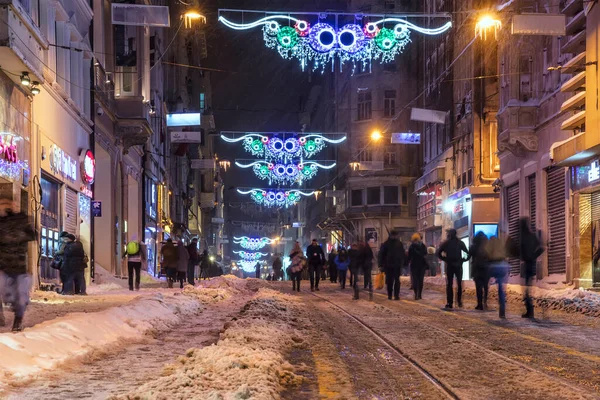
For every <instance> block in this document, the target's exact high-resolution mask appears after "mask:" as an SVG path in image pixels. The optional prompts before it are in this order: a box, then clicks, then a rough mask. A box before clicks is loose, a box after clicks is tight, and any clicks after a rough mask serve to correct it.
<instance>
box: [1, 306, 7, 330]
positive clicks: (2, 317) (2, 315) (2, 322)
mask: <svg viewBox="0 0 600 400" xmlns="http://www.w3.org/2000/svg"><path fill="white" fill-rule="evenodd" d="M0 326H6V320H5V319H4V312H3V311H2V304H0Z"/></svg>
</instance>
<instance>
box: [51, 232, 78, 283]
mask: <svg viewBox="0 0 600 400" xmlns="http://www.w3.org/2000/svg"><path fill="white" fill-rule="evenodd" d="M68 235H69V232H67V231H62V232H61V233H60V236H59V239H60V246H59V248H58V251H57V252H56V253H54V256H53V258H54V262H55V263H57V265H59V266H60V268H59V270H58V276H59V278H60V283H62V290H61V291H60V294H65V291H66V292H69V290H65V282H66V281H67V275H66V274H65V270H64V268H63V261H64V256H65V247H66V246H67V242H68V241H69V239H68V238H67V236H68ZM70 291H71V292H73V288H71V290H70Z"/></svg>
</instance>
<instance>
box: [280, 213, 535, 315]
mask: <svg viewBox="0 0 600 400" xmlns="http://www.w3.org/2000/svg"><path fill="white" fill-rule="evenodd" d="M543 251H544V250H543V248H542V246H541V243H540V240H539V239H538V237H537V235H536V234H535V233H533V232H531V230H530V228H529V220H528V219H527V218H523V219H521V221H520V230H519V236H518V238H511V237H506V238H502V237H501V235H494V236H491V237H489V238H488V236H486V234H485V233H483V232H477V233H476V234H475V236H474V238H473V242H472V243H471V245H470V246H467V245H466V244H465V243H464V242H463V241H462V240H461V239H459V238H458V236H457V232H456V230H455V229H448V230H447V238H446V240H445V241H444V242H443V243H441V244H440V246H439V247H438V248H437V250H436V249H435V248H433V247H427V246H426V245H425V243H424V242H423V237H422V236H421V235H420V234H419V233H415V234H413V235H412V237H411V241H410V244H409V245H408V247H407V248H406V247H405V246H404V244H403V243H402V241H401V240H400V235H399V232H398V231H396V230H393V231H391V232H390V234H389V237H388V239H387V240H386V241H385V242H384V243H383V244H382V245H381V247H380V249H379V252H378V254H377V259H376V261H377V264H378V267H379V272H380V273H382V274H384V275H385V286H386V289H387V296H388V299H389V300H399V299H400V276H401V275H402V274H403V271H405V268H408V270H409V275H410V282H411V289H412V291H413V293H414V300H421V299H422V296H423V287H424V281H425V275H426V274H427V272H428V271H429V274H430V275H435V274H436V273H437V265H438V260H439V261H442V262H443V263H444V265H445V274H446V305H445V308H446V309H452V308H453V307H454V306H455V305H456V306H457V307H459V308H462V307H463V301H462V292H463V288H462V281H463V263H465V262H467V261H469V260H470V261H471V268H470V274H471V278H472V279H473V281H474V283H475V288H476V295H477V305H476V307H475V309H476V310H482V311H483V310H488V309H489V308H488V304H487V299H488V291H489V284H490V281H492V279H493V282H494V283H495V284H497V285H498V313H499V317H500V318H506V292H505V290H506V289H505V286H506V283H507V280H508V276H509V264H508V261H507V260H508V259H509V258H513V259H519V260H520V262H521V266H522V267H521V276H522V277H523V278H524V279H525V284H526V291H525V296H524V302H525V308H526V311H525V313H524V314H523V317H524V318H533V316H534V311H533V302H532V300H531V296H530V287H531V283H532V279H533V278H534V277H535V275H536V270H535V265H536V260H537V258H538V257H539V256H540V255H541V254H542V253H543ZM289 258H290V261H291V264H290V266H289V267H288V269H287V273H288V277H289V279H290V280H291V281H292V288H293V290H294V291H300V283H301V281H302V279H303V275H306V274H308V280H309V281H310V290H311V292H314V291H318V290H319V283H320V281H321V280H322V279H323V278H324V275H328V276H329V280H330V282H332V283H339V285H340V288H341V289H342V290H344V289H345V288H346V281H347V280H348V278H349V283H350V287H351V288H352V289H353V299H358V298H359V293H360V290H359V289H360V288H359V283H358V281H359V276H360V275H362V276H363V277H364V278H363V282H362V286H363V288H364V289H367V288H369V289H371V288H372V285H373V283H372V282H371V279H372V276H373V275H372V270H373V263H374V262H375V257H374V255H373V250H372V248H371V246H370V245H369V244H368V243H365V242H362V241H360V240H359V241H357V242H355V243H352V244H351V245H350V246H349V247H348V248H345V247H339V248H337V249H335V248H334V249H332V251H331V252H330V253H329V255H328V256H327V257H326V256H325V253H324V251H323V249H322V248H321V246H320V245H319V244H318V241H317V240H316V239H313V240H312V242H311V244H310V245H309V246H308V247H307V248H306V251H305V252H304V251H302V248H301V247H300V243H299V242H296V243H295V245H294V248H293V250H292V252H291V253H290V255H289ZM279 263H281V261H279ZM279 268H280V267H279ZM280 269H281V268H280ZM455 280H456V298H455V291H454V281H455Z"/></svg>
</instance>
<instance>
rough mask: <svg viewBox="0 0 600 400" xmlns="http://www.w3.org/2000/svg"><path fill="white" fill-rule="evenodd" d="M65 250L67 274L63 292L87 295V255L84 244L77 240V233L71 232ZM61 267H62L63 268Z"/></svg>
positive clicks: (64, 263)
mask: <svg viewBox="0 0 600 400" xmlns="http://www.w3.org/2000/svg"><path fill="white" fill-rule="evenodd" d="M66 237H67V239H68V241H67V243H66V246H65V251H64V261H63V265H62V268H64V270H65V275H66V278H67V280H66V283H65V286H66V290H65V292H64V293H63V294H79V295H82V296H85V295H86V294H87V293H86V283H85V269H86V268H87V255H86V254H85V251H84V250H83V244H82V243H81V242H80V241H79V240H77V238H76V237H75V235H73V234H72V233H69V234H68V235H67V236H66ZM62 268H61V269H62Z"/></svg>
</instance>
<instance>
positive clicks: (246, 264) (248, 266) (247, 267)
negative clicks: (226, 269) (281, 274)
mask: <svg viewBox="0 0 600 400" xmlns="http://www.w3.org/2000/svg"><path fill="white" fill-rule="evenodd" d="M257 263H261V264H262V263H263V260H257V261H248V260H240V261H238V262H237V264H238V265H239V266H240V267H242V270H243V271H244V272H246V273H253V272H254V271H256V264H257Z"/></svg>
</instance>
